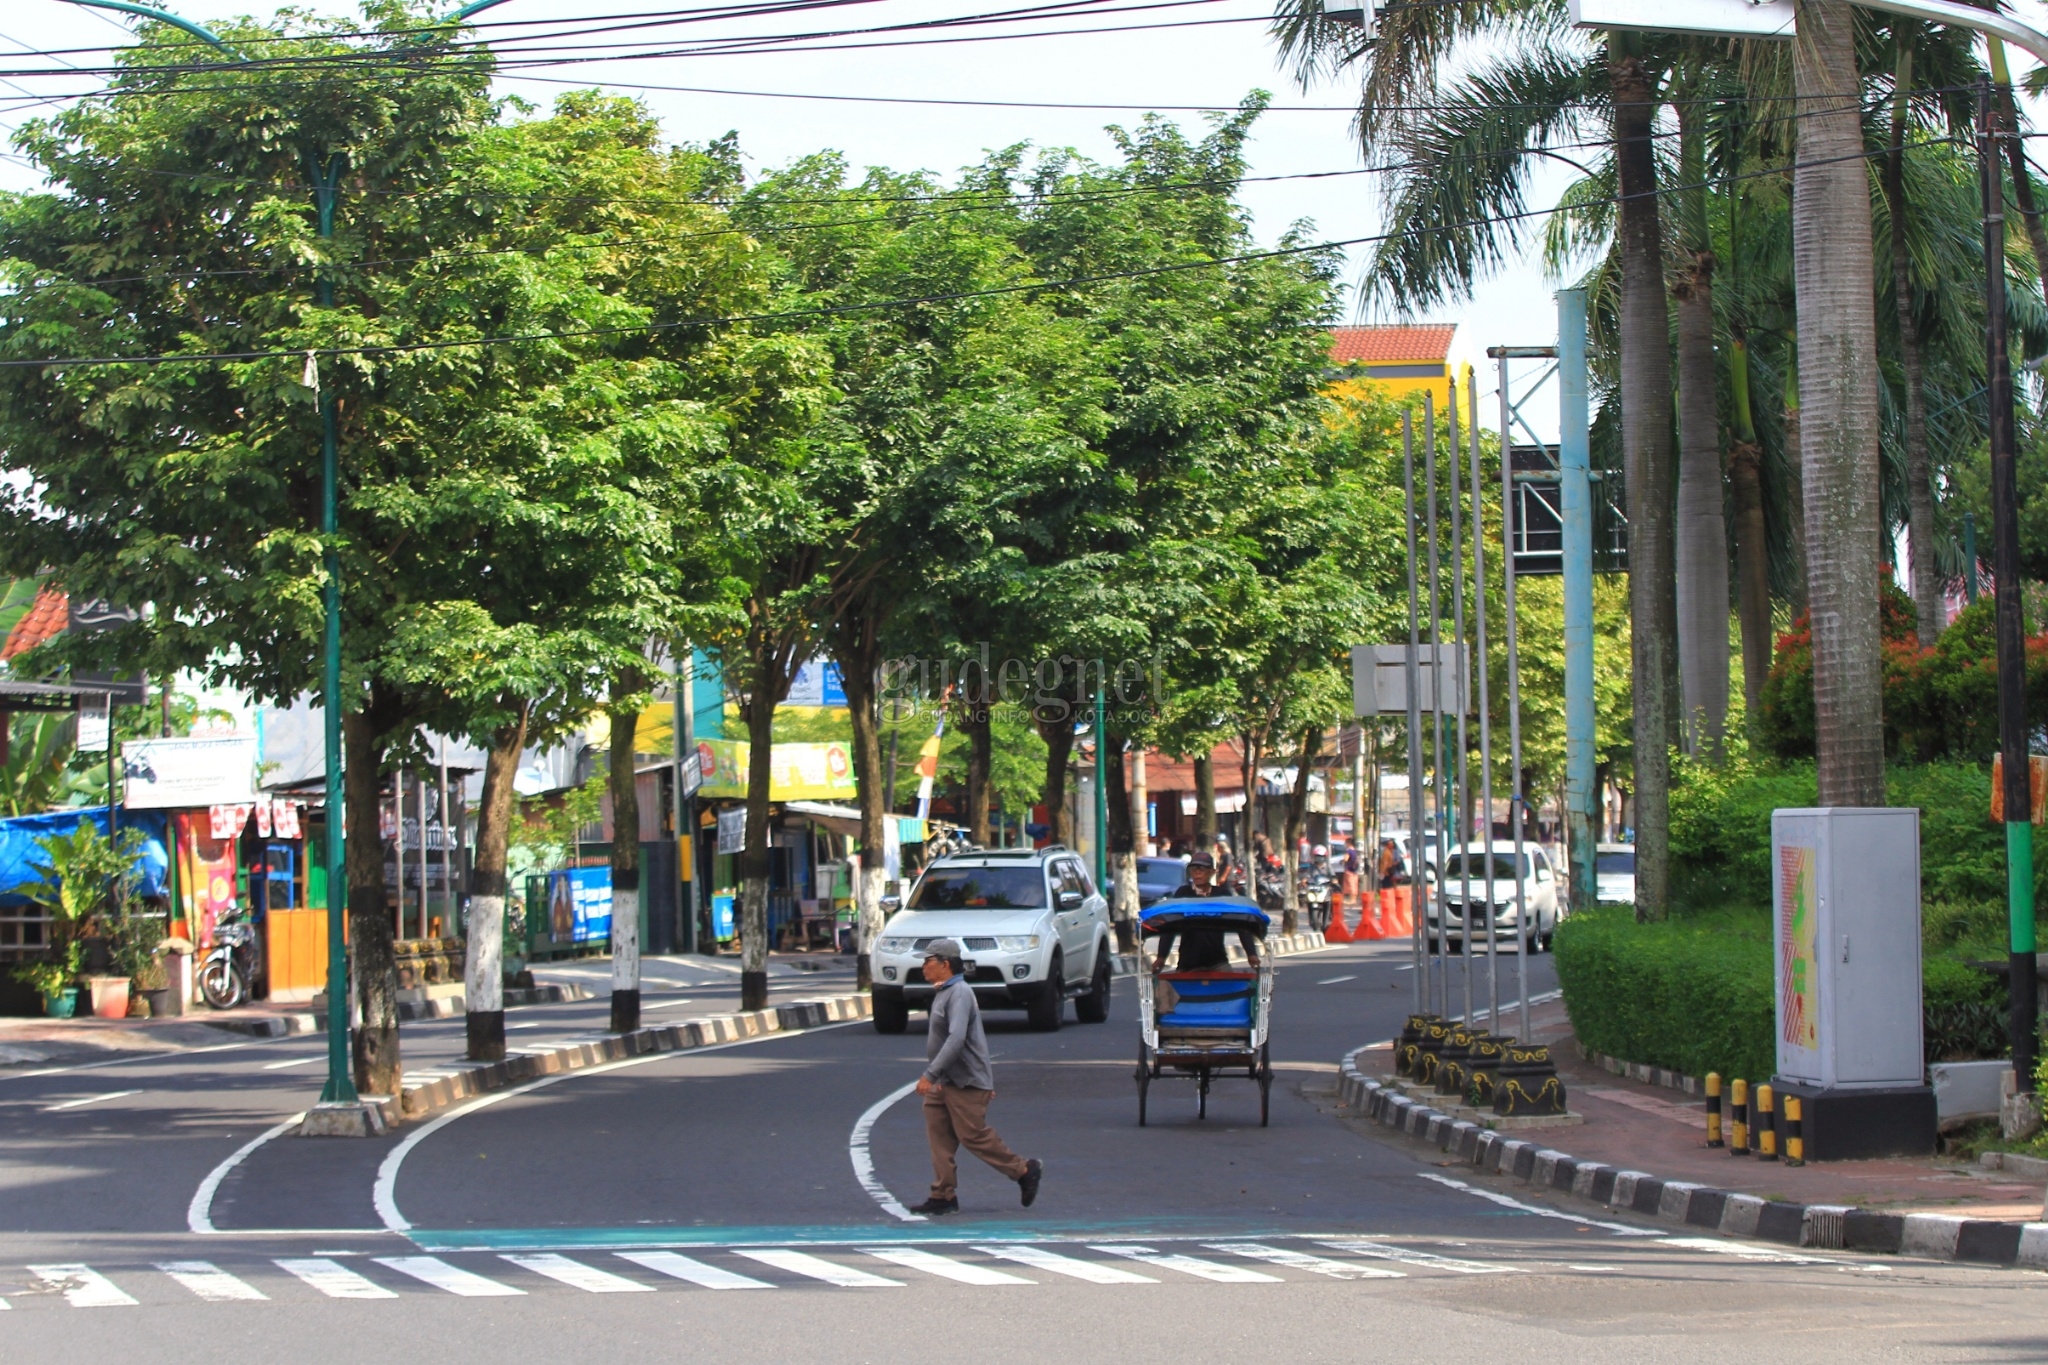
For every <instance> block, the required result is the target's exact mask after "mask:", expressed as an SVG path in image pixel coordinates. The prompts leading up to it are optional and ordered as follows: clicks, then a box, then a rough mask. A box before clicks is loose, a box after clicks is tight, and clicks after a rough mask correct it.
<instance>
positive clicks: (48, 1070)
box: [0, 1038, 282, 1081]
mask: <svg viewBox="0 0 2048 1365" xmlns="http://www.w3.org/2000/svg"><path fill="white" fill-rule="evenodd" d="M280 1041H282V1040H281V1039H271V1038H266V1039H263V1040H262V1041H261V1042H249V1043H217V1044H215V1045H214V1046H212V1047H187V1048H179V1049H177V1050H176V1051H173V1052H152V1053H150V1054H148V1055H147V1056H136V1057H111V1058H109V1059H107V1060H106V1061H104V1062H79V1063H77V1064H75V1065H72V1066H46V1067H43V1068H41V1069H40V1070H36V1071H9V1072H5V1073H0V1081H25V1080H28V1079H30V1078H31V1077H35V1076H68V1075H70V1074H71V1073H72V1072H74V1071H98V1070H100V1069H101V1068H102V1067H109V1066H140V1065H143V1064H144V1063H147V1062H165V1061H176V1060H178V1059H180V1058H184V1057H197V1056H200V1055H201V1054H203V1053H208V1052H239V1051H240V1050H241V1049H243V1048H245V1047H263V1046H265V1045H267V1044H269V1043H273V1042H280Z"/></svg>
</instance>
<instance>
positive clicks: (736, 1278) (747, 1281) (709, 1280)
mask: <svg viewBox="0 0 2048 1365" xmlns="http://www.w3.org/2000/svg"><path fill="white" fill-rule="evenodd" d="M615 1254H616V1255H617V1256H618V1257H619V1259H620V1260H622V1261H631V1262H632V1263H633V1264H634V1265H644V1266H646V1267H647V1268H648V1269H649V1270H654V1271H659V1272H660V1273H661V1274H663V1275H667V1276H668V1277H669V1278H671V1279H676V1280H688V1281H689V1282H690V1283H691V1284H700V1285H703V1286H704V1287H705V1288H706V1289H773V1288H775V1286H774V1285H772V1284H770V1283H768V1281H766V1280H757V1279H755V1278H754V1277H753V1276H751V1275H742V1274H740V1273H739V1272H738V1271H733V1270H726V1269H724V1268H723V1267H720V1266H715V1265H706V1264H705V1263H704V1262H702V1261H699V1260H696V1259H695V1258H693V1257H689V1256H679V1255H677V1254H676V1253H675V1252H673V1251H621V1252H617V1253H615Z"/></svg>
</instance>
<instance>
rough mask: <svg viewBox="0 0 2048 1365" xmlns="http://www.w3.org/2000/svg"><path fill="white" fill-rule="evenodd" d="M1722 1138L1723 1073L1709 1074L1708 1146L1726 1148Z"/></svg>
mask: <svg viewBox="0 0 2048 1365" xmlns="http://www.w3.org/2000/svg"><path fill="white" fill-rule="evenodd" d="M1727 1145H1728V1144H1727V1142H1726V1141H1724V1140H1723V1139H1722V1137H1721V1073H1720V1072H1718V1071H1709V1072H1708V1073H1707V1146H1709V1147H1725V1146H1727Z"/></svg>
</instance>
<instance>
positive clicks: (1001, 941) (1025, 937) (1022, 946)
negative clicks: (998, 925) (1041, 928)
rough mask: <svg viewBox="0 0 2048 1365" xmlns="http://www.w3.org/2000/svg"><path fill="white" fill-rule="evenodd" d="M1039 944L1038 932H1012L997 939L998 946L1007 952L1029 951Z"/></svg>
mask: <svg viewBox="0 0 2048 1365" xmlns="http://www.w3.org/2000/svg"><path fill="white" fill-rule="evenodd" d="M1037 946H1038V935H1036V934H1011V935H1008V936H1006V937H1001V938H998V939H997V940H996V947H998V948H1000V949H1002V950H1003V951H1004V952H1006V953H1028V952H1030V951H1031V950H1032V949H1033V948H1036V947H1037Z"/></svg>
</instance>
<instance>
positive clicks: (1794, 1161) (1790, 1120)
mask: <svg viewBox="0 0 2048 1365" xmlns="http://www.w3.org/2000/svg"><path fill="white" fill-rule="evenodd" d="M1802 1117H1803V1113H1802V1111H1801V1108H1800V1104H1799V1097H1798V1096H1797V1095H1787V1096H1786V1097H1785V1164H1786V1165H1787V1166H1804V1165H1805V1164H1806V1133H1805V1130H1804V1128H1803V1127H1802V1125H1801V1123H1800V1120H1801V1118H1802Z"/></svg>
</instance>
